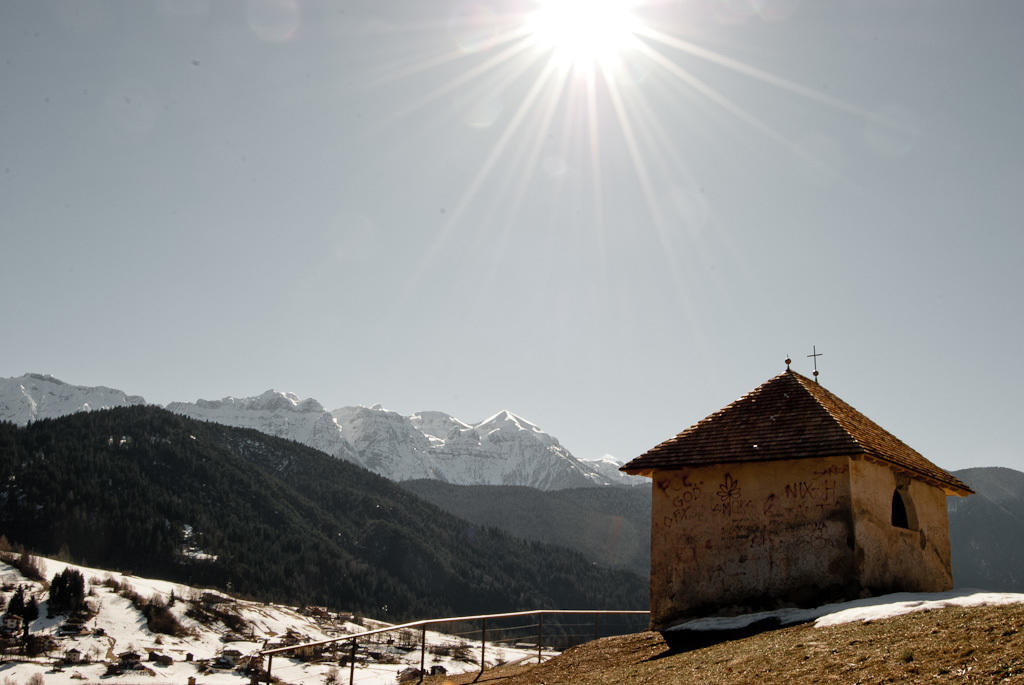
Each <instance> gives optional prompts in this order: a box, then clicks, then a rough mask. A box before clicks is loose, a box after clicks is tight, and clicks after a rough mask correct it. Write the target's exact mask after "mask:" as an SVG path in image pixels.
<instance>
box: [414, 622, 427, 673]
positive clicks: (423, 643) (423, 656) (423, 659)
mask: <svg viewBox="0 0 1024 685" xmlns="http://www.w3.org/2000/svg"><path fill="white" fill-rule="evenodd" d="M421 628H422V630H421V632H420V679H419V680H417V681H416V682H417V683H422V682H423V669H424V667H425V665H426V663H427V624H426V623H424V624H423V625H422V626H421Z"/></svg>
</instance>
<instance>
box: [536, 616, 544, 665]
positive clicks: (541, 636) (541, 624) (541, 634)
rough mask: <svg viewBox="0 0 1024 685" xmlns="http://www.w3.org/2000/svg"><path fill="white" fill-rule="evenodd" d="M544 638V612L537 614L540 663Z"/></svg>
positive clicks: (538, 661)
mask: <svg viewBox="0 0 1024 685" xmlns="http://www.w3.org/2000/svg"><path fill="white" fill-rule="evenodd" d="M543 639H544V614H537V663H538V664H539V663H540V649H541V647H540V645H541V640H543Z"/></svg>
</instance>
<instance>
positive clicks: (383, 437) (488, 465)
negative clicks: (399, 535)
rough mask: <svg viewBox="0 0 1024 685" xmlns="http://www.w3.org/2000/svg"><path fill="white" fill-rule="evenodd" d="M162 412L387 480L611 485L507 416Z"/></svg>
mask: <svg viewBox="0 0 1024 685" xmlns="http://www.w3.org/2000/svg"><path fill="white" fill-rule="evenodd" d="M167 408H168V409H169V410H171V411H173V412H177V413H179V414H185V415H186V416H190V417H192V418H197V419H203V420H206V421H215V422H217V423H223V424H226V425H229V426H241V427H245V428H255V429H257V430H260V431H263V432H264V433H269V434H271V435H276V436H279V437H283V438H289V439H291V440H295V441H297V442H301V443H304V444H306V445H309V446H311V447H315V448H317V449H319V450H321V451H324V452H327V453H328V454H332V455H334V456H336V457H340V458H342V459H348V460H350V461H353V462H355V463H357V464H360V465H362V466H364V467H366V468H367V469H369V470H371V471H373V472H374V473H377V474H380V475H382V476H384V477H386V478H390V479H392V480H413V479H416V478H433V479H437V480H443V481H446V482H449V483H454V484H458V485H527V486H531V487H536V488H541V489H544V490H558V489H563V488H572V487H588V486H594V485H608V484H610V483H612V482H613V481H612V480H611V479H609V478H607V477H605V476H602V475H601V474H599V473H598V472H597V471H595V470H594V469H592V468H590V467H589V466H587V465H586V464H585V463H583V462H581V461H579V460H578V459H576V458H575V457H574V456H573V455H572V454H571V453H570V452H569V450H567V449H565V448H564V447H562V445H560V444H559V442H558V440H557V439H556V438H554V437H552V436H551V435H548V434H547V433H545V432H544V431H542V430H541V429H540V428H538V427H537V426H535V425H533V424H532V423H530V422H529V421H526V420H525V419H523V418H521V417H518V416H516V415H515V414H512V413H510V412H507V411H505V412H500V413H498V414H495V415H494V416H492V417H490V418H488V419H486V420H484V421H481V422H480V423H478V424H475V425H474V424H469V423H466V422H465V421H461V420H459V419H457V418H455V417H454V416H451V415H449V414H445V413H444V412H440V411H423V412H419V413H416V414H413V415H412V416H403V415H402V414H399V413H398V412H394V411H389V410H387V409H384V408H383V407H381V406H380V405H375V406H373V407H359V406H355V407H342V408H340V409H335V410H334V411H333V412H330V413H328V412H326V411H325V410H324V408H323V407H322V406H321V405H320V403H319V402H317V401H316V400H313V399H306V400H300V399H299V398H298V397H296V396H295V395H293V394H291V393H282V392H278V391H275V390H268V391H267V392H265V393H263V394H262V395H259V396H258V397H248V398H234V397H226V398H224V399H222V400H216V401H208V400H199V401H197V402H174V403H172V404H169V405H167ZM616 480H618V479H616Z"/></svg>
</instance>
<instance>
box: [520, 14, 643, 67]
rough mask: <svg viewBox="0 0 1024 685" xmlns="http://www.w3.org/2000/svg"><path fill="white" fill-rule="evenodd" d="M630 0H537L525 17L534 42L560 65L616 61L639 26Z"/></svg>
mask: <svg viewBox="0 0 1024 685" xmlns="http://www.w3.org/2000/svg"><path fill="white" fill-rule="evenodd" d="M632 4H633V3H632V2H630V1H629V0H540V1H539V2H538V7H537V9H536V11H534V12H533V13H532V14H531V15H530V16H529V18H528V20H527V25H528V27H529V31H530V34H531V35H532V37H533V40H534V42H535V43H536V44H537V45H538V46H540V47H541V48H543V49H547V50H550V51H551V53H552V56H553V58H554V59H555V60H556V61H557V62H559V63H560V64H562V65H563V66H567V67H572V68H577V69H579V68H591V67H593V66H594V65H600V66H609V65H611V64H613V63H615V62H617V61H618V60H619V59H620V57H621V56H622V53H623V52H624V51H625V50H627V49H628V48H629V47H630V45H631V44H632V43H633V41H634V40H636V38H635V34H636V31H637V29H638V27H639V23H638V21H637V19H636V18H635V17H634V16H633V13H632V12H631V11H630V7H631V5H632Z"/></svg>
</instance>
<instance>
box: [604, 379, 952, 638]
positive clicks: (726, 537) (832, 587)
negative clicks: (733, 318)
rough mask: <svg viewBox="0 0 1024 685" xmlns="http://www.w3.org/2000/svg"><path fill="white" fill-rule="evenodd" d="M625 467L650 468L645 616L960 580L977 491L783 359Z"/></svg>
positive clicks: (728, 611) (813, 600)
mask: <svg viewBox="0 0 1024 685" xmlns="http://www.w3.org/2000/svg"><path fill="white" fill-rule="evenodd" d="M788 362H789V360H787V369H786V371H785V372H783V373H781V374H779V375H778V376H775V377H774V378H771V379H770V380H768V381H767V382H765V383H764V384H763V385H761V386H760V387H758V388H755V389H754V390H752V391H751V392H749V393H747V394H746V395H744V396H743V397H741V398H739V399H738V400H736V401H735V402H733V403H732V404H730V405H728V406H727V407H725V408H723V409H720V410H719V411H717V412H715V413H714V414H711V415H710V416H708V417H707V418H705V419H703V420H701V421H699V422H698V423H696V424H695V425H693V426H691V427H690V428H687V429H686V430H684V431H683V432H682V433H679V434H678V435H676V436H675V437H673V438H670V439H669V440H666V441H665V442H663V443H661V444H659V445H657V446H655V447H653V448H652V449H650V450H648V451H647V452H646V453H644V454H643V455H641V456H639V457H637V458H636V459H633V460H632V461H630V462H628V463H626V464H625V465H623V466H622V468H621V470H622V471H625V472H626V473H629V474H633V475H642V476H647V477H649V478H651V480H652V487H651V493H652V495H651V629H652V630H664V629H667V628H669V627H671V626H673V625H675V624H677V623H679V622H680V621H683V620H686V619H688V618H694V617H699V616H713V615H736V614H741V613H748V612H753V611H761V610H766V609H774V608H781V607H792V606H800V607H809V606H817V605H820V604H823V603H826V602H829V601H834V600H842V599H855V598H858V597H864V596H869V595H876V594H884V593H888V592H896V591H913V592H936V591H941V590H948V589H950V588H952V587H953V573H952V568H951V566H950V551H949V527H948V522H947V518H946V497H947V496H948V495H955V496H960V497H966V496H967V495H970V494H972V490H971V489H970V488H969V487H967V485H965V484H964V483H963V482H961V481H960V480H959V479H957V478H956V477H955V476H953V475H952V474H950V473H948V472H947V471H944V470H943V469H941V468H939V467H938V466H936V465H935V464H933V463H931V462H930V461H928V460H927V459H925V458H924V457H923V456H921V455H920V454H919V453H918V452H916V451H915V450H913V449H912V448H910V447H909V446H907V445H906V444H904V443H903V442H901V441H900V440H899V439H898V438H897V437H895V436H894V435H892V434H891V433H889V432H888V431H886V430H885V429H883V428H882V427H880V426H879V425H878V424H876V423H875V422H873V421H872V420H871V419H869V418H867V417H866V416H864V415H863V414H861V413H860V412H859V411H857V410H856V409H854V408H853V407H851V406H850V405H849V404H847V403H846V402H844V401H843V400H841V399H839V397H837V396H836V395H834V394H832V393H831V392H829V391H828V390H826V389H825V388H824V387H823V386H821V385H819V384H818V382H817V380H816V379H815V380H811V379H808V378H806V377H804V376H802V375H800V374H799V373H796V372H795V371H791V370H790V369H789V368H788Z"/></svg>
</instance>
